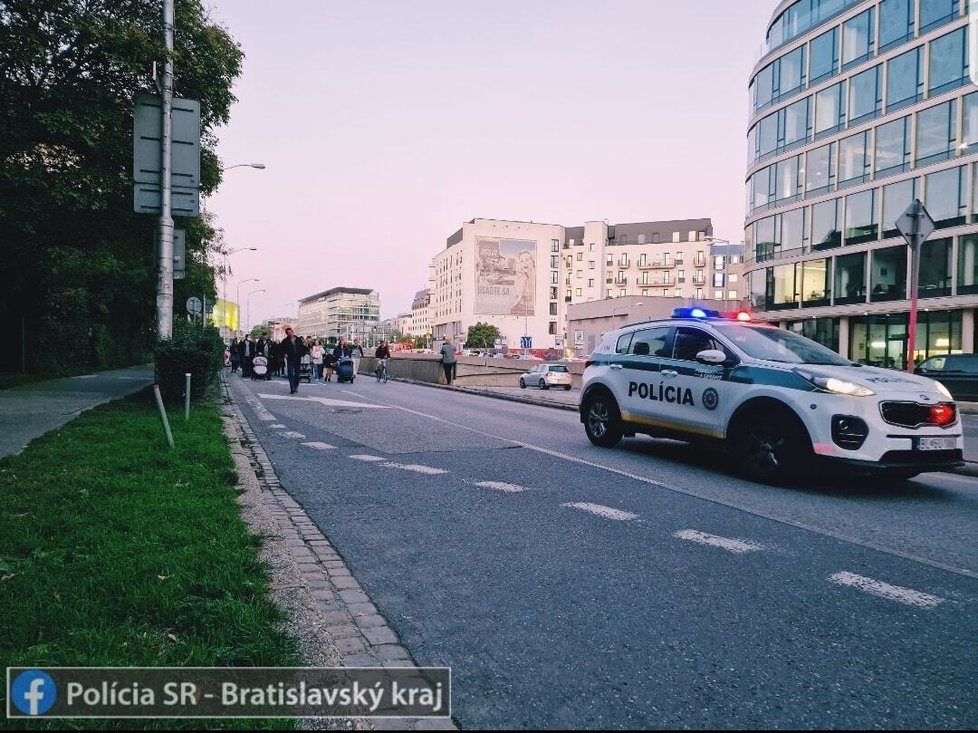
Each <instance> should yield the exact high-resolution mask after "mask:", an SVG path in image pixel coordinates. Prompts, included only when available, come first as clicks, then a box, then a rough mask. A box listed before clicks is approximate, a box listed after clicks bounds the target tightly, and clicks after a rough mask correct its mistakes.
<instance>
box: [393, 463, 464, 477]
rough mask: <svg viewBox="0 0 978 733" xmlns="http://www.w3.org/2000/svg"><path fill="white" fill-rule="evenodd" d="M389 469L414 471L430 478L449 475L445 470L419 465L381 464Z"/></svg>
mask: <svg viewBox="0 0 978 733" xmlns="http://www.w3.org/2000/svg"><path fill="white" fill-rule="evenodd" d="M380 465H382V466H385V467H387V468H400V469H401V470H402V471H414V472H415V473H424V474H428V475H429V476H434V475H436V474H439V473H448V471H446V470H445V469H443V468H432V467H431V466H421V465H419V464H417V463H390V462H388V463H382V464H380Z"/></svg>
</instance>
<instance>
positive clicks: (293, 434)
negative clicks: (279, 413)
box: [280, 430, 306, 440]
mask: <svg viewBox="0 0 978 733" xmlns="http://www.w3.org/2000/svg"><path fill="white" fill-rule="evenodd" d="M280 435H281V436H282V437H283V438H295V439H296V440H302V439H303V438H305V437H306V436H305V435H303V434H302V433H297V432H296V431H295V430H286V431H285V432H283V433H280Z"/></svg>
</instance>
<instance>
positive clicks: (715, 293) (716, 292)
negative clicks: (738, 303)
mask: <svg viewBox="0 0 978 733" xmlns="http://www.w3.org/2000/svg"><path fill="white" fill-rule="evenodd" d="M713 299H714V300H722V299H723V291H722V290H714V291H713Z"/></svg>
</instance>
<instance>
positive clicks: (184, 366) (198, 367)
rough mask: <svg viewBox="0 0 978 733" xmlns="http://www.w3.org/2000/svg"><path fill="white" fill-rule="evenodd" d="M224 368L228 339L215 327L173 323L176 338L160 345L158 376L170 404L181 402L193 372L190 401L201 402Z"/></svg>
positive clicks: (157, 358) (161, 388)
mask: <svg viewBox="0 0 978 733" xmlns="http://www.w3.org/2000/svg"><path fill="white" fill-rule="evenodd" d="M222 369H224V340H223V339H222V338H221V335H220V333H219V332H218V330H217V329H216V328H214V327H213V326H207V327H206V328H201V327H200V326H199V325H194V324H192V323H189V322H187V321H183V320H178V321H176V322H175V323H174V324H173V338H171V339H167V340H164V341H160V342H159V343H158V344H157V346H156V377H157V379H158V380H159V385H160V392H162V393H163V399H164V400H166V401H167V402H171V403H175V402H180V401H181V400H182V398H183V394H184V386H185V383H186V378H185V377H184V375H185V374H186V373H187V372H189V373H190V374H191V375H192V376H191V379H190V399H191V400H193V401H197V400H199V399H201V398H202V397H203V396H204V395H205V394H206V393H207V388H208V387H210V386H211V385H212V384H214V382H215V381H217V376H218V374H220V372H221V370H222Z"/></svg>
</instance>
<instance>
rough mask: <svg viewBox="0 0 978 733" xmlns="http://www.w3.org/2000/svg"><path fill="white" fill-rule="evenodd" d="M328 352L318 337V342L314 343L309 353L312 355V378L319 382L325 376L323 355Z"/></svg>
mask: <svg viewBox="0 0 978 733" xmlns="http://www.w3.org/2000/svg"><path fill="white" fill-rule="evenodd" d="M325 354H326V349H324V348H323V345H322V343H320V341H319V339H316V343H314V344H313V345H312V348H311V349H310V350H309V355H310V356H311V357H312V378H313V379H315V380H316V381H317V382H318V381H319V380H320V379H322V376H323V356H324V355H325Z"/></svg>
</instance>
